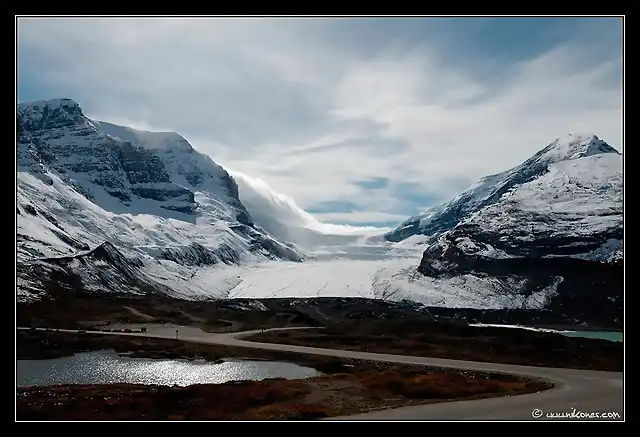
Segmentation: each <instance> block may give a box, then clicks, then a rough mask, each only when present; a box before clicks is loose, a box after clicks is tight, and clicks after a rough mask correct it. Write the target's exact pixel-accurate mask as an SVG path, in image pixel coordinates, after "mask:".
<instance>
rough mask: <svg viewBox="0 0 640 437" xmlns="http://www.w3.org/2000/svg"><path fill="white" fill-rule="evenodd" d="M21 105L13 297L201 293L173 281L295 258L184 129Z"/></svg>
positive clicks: (71, 107)
mask: <svg viewBox="0 0 640 437" xmlns="http://www.w3.org/2000/svg"><path fill="white" fill-rule="evenodd" d="M17 109H18V111H17V112H18V144H17V160H18V174H17V211H16V214H17V228H18V229H17V252H18V263H19V268H18V276H19V282H18V294H19V295H21V296H23V297H25V298H26V297H29V296H30V295H33V294H34V293H35V294H39V293H43V292H45V291H46V290H47V289H50V288H51V287H63V288H64V287H68V288H73V287H72V284H71V282H74V281H76V282H78V281H79V283H76V284H75V288H78V287H80V288H81V289H86V290H105V291H127V292H141V291H142V289H145V290H149V289H154V290H156V291H160V292H163V291H164V292H170V293H173V294H176V295H192V294H194V293H196V294H201V295H202V297H206V296H208V295H209V294H210V293H209V291H208V290H206V289H204V288H203V289H201V290H198V289H196V290H194V288H193V287H191V286H185V287H180V286H176V283H175V281H174V280H173V279H175V277H185V276H186V277H188V276H189V275H192V271H193V270H194V269H196V268H197V267H199V266H204V265H214V264H219V263H226V264H237V263H243V262H247V261H250V260H261V259H284V260H289V261H300V260H301V255H300V254H299V253H298V252H297V251H296V250H295V249H294V248H293V247H292V246H291V245H290V244H287V243H284V242H282V241H280V240H278V239H277V238H276V237H274V236H272V235H271V234H269V233H268V232H267V231H265V230H264V229H262V228H261V227H259V226H258V225H256V224H255V223H254V221H253V220H252V218H251V215H250V214H249V212H248V211H247V210H246V208H245V207H244V205H243V204H242V203H241V202H240V199H239V196H238V186H237V185H236V183H235V181H234V180H233V178H232V177H230V176H229V174H228V173H227V172H226V171H225V170H224V169H223V168H222V167H221V166H219V165H218V164H216V163H215V162H213V161H212V160H211V159H210V158H209V157H208V156H206V155H204V154H201V153H199V152H197V151H196V150H194V149H193V148H192V147H191V145H190V144H189V143H188V142H187V140H185V139H184V138H183V137H181V136H180V135H178V134H176V133H165V132H145V131H139V130H134V129H130V128H126V127H122V126H117V125H114V124H110V123H105V122H100V121H97V120H91V119H89V118H87V117H86V116H85V115H84V114H83V112H82V110H81V108H80V106H79V105H78V104H77V103H76V102H74V101H72V100H70V99H56V100H50V101H38V102H29V103H21V104H19V105H18V108H17ZM106 265H108V266H109V269H112V270H114V274H113V275H108V274H105V271H106V270H105V266H106ZM88 266H89V267H88ZM151 266H153V268H151ZM50 278H55V279H50ZM114 278H119V279H117V280H115V279H114ZM123 278H124V279H123ZM126 278H129V279H126ZM132 278H135V280H134V279H132ZM183 282H184V281H183ZM141 284H143V285H144V286H143V285H141ZM167 286H169V287H170V289H168V288H167Z"/></svg>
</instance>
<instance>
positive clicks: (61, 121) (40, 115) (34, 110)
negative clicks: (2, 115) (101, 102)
mask: <svg viewBox="0 0 640 437" xmlns="http://www.w3.org/2000/svg"><path fill="white" fill-rule="evenodd" d="M17 112H18V127H19V129H20V130H23V131H39V130H43V129H52V128H61V127H71V126H84V125H87V124H88V123H89V120H88V119H87V118H86V117H85V116H84V114H83V113H82V109H81V108H80V105H79V104H78V102H76V101H75V100H71V99H67V98H59V99H51V100H36V101H32V102H23V103H19V104H18V111H17Z"/></svg>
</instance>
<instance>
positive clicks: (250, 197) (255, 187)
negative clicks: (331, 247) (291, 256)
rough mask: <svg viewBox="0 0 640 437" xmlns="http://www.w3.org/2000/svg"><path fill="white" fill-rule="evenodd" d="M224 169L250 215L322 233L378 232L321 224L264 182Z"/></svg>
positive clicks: (371, 229) (361, 233) (372, 228)
mask: <svg viewBox="0 0 640 437" xmlns="http://www.w3.org/2000/svg"><path fill="white" fill-rule="evenodd" d="M226 170H227V171H228V172H229V174H230V175H231V176H232V177H233V178H234V179H235V181H236V183H237V184H238V192H239V194H240V201H241V202H242V203H243V204H244V205H245V206H246V207H247V209H248V210H249V213H250V214H252V215H261V216H264V217H271V218H273V219H275V220H276V221H278V222H280V223H281V224H283V225H287V226H299V227H303V228H307V229H310V230H313V231H317V232H320V233H323V234H336V235H369V234H372V233H373V234H377V233H381V230H380V228H376V227H371V226H348V225H335V224H330V223H322V222H320V221H319V220H318V219H317V218H316V217H314V216H313V215H311V214H309V213H308V212H306V211H304V210H303V209H302V208H300V207H299V206H298V205H297V204H296V202H295V200H294V199H292V198H291V197H288V196H287V195H285V194H282V193H278V192H277V191H275V190H273V189H272V188H271V187H270V186H269V185H268V184H267V183H266V182H265V181H263V180H261V179H258V178H254V177H251V176H249V175H246V174H244V173H241V172H238V171H236V170H232V169H229V168H226ZM346 221H347V222H348V221H350V220H346ZM373 221H377V220H373Z"/></svg>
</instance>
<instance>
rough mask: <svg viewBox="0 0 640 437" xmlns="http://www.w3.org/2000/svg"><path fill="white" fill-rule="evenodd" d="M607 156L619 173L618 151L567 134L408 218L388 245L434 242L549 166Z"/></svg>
mask: <svg viewBox="0 0 640 437" xmlns="http://www.w3.org/2000/svg"><path fill="white" fill-rule="evenodd" d="M607 153H613V154H614V155H618V158H617V159H619V161H620V166H619V170H620V172H621V171H622V170H621V169H622V164H621V163H622V160H621V158H620V156H619V153H618V151H617V150H615V149H614V148H613V147H611V146H610V145H608V144H607V143H605V142H604V141H602V140H600V139H599V138H598V137H596V136H594V135H572V134H569V135H567V136H566V137H562V138H558V139H556V140H555V141H553V142H552V143H551V144H549V145H548V146H546V147H545V148H543V149H542V150H540V151H539V152H538V153H536V154H535V155H533V156H532V157H531V158H529V159H527V160H526V161H524V162H523V163H522V164H520V165H518V166H516V167H513V168H511V169H509V170H507V171H504V172H502V173H498V174H494V175H491V176H486V177H484V178H482V179H480V180H479V181H478V182H477V183H476V184H474V185H472V186H471V187H469V188H468V189H467V190H465V191H464V192H463V193H461V194H460V195H458V196H456V197H455V198H453V199H452V200H450V201H448V202H445V203H443V204H441V205H438V206H435V207H433V208H430V209H428V210H426V211H424V212H423V213H421V214H418V215H417V216H414V217H410V218H409V219H407V220H406V221H404V222H403V223H401V224H400V225H399V226H398V227H397V228H396V229H394V230H393V231H391V232H389V233H387V234H386V235H385V238H386V239H387V240H388V241H402V240H405V239H406V238H409V237H411V236H413V235H424V236H428V237H431V240H432V241H434V240H435V237H437V236H438V235H440V234H441V233H442V232H444V231H447V230H449V229H452V228H453V227H454V226H456V225H457V224H458V223H460V222H461V221H462V220H463V219H465V218H467V217H468V216H470V215H471V214H473V213H475V212H476V211H479V210H480V209H482V208H484V207H486V206H488V205H492V204H494V203H497V202H499V201H500V200H501V199H502V196H503V195H504V194H506V193H508V192H509V191H511V190H512V189H514V188H515V187H517V186H519V185H522V184H525V183H527V182H530V181H533V180H535V179H537V178H539V177H540V176H542V175H544V174H545V173H547V172H548V171H549V166H550V165H552V164H554V163H557V162H562V161H567V160H575V159H578V158H581V157H587V156H592V155H597V154H607ZM605 176H606V175H605ZM614 176H615V175H614ZM614 194H615V193H614Z"/></svg>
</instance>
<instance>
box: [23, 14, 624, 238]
mask: <svg viewBox="0 0 640 437" xmlns="http://www.w3.org/2000/svg"><path fill="white" fill-rule="evenodd" d="M350 26H352V24H350V23H349V22H347V21H339V20H266V19H265V20H262V19H254V20H238V19H218V20H211V19H196V20H187V19H181V20H169V19H164V20H163V19H144V20H134V19H105V20H98V19H92V20H86V19H85V20H83V19H42V20H35V19H21V20H20V22H19V40H18V49H19V60H18V61H19V88H20V92H21V94H28V95H29V96H31V97H32V98H50V97H59V96H66V97H72V98H74V99H75V100H77V101H78V102H79V103H80V104H81V106H82V107H83V108H84V109H85V110H86V112H87V113H90V114H93V115H95V117H96V118H102V119H104V120H105V121H112V122H115V123H118V122H120V123H122V122H123V121H124V122H125V124H128V125H132V126H133V127H138V128H146V129H149V128H150V127H151V126H161V127H162V129H161V130H175V131H177V132H179V133H181V134H182V135H184V136H185V137H186V138H187V139H189V140H190V141H191V142H192V144H193V145H194V147H196V148H197V149H199V150H201V151H203V152H205V153H208V154H210V155H211V156H212V158H213V159H214V160H215V161H217V162H218V163H220V164H221V165H224V166H228V167H231V168H233V169H235V171H236V172H240V173H242V174H245V175H251V179H246V181H249V180H254V179H253V178H257V179H262V180H264V181H266V183H268V185H269V186H270V187H272V188H273V190H275V191H276V192H280V193H286V194H287V195H288V196H290V197H291V198H294V199H296V202H295V203H292V204H291V205H289V204H287V202H286V201H283V202H284V203H280V201H279V200H278V199H279V198H278V197H277V196H275V195H273V194H269V196H271V197H269V196H266V191H256V192H261V193H262V194H265V196H266V197H265V199H267V198H268V199H271V200H273V204H272V205H270V206H269V207H273V208H276V209H278V211H280V212H283V211H285V210H286V214H285V215H283V216H282V217H285V216H286V217H287V220H302V221H303V222H304V220H307V218H304V217H306V216H305V215H304V214H303V212H302V211H301V210H300V208H310V207H312V206H314V205H317V204H319V203H321V202H328V201H332V202H350V203H352V204H355V205H357V206H358V208H357V210H354V211H352V212H348V213H344V212H336V211H327V212H326V213H322V215H320V213H319V214H316V217H317V218H320V219H322V220H339V221H341V222H343V223H355V224H357V223H363V222H384V221H387V219H389V220H394V218H392V217H396V218H397V219H398V221H400V220H401V218H400V217H403V218H405V217H406V215H409V214H411V213H414V212H417V209H419V208H421V207H425V206H429V204H430V203H438V202H441V201H443V200H446V199H447V198H449V197H450V196H452V195H454V194H455V193H456V192H458V191H460V190H461V189H463V188H465V187H464V183H468V184H470V183H472V182H473V181H474V180H475V179H478V178H480V177H482V176H484V175H486V174H489V173H495V172H499V171H502V170H504V169H506V168H508V167H511V166H513V165H516V164H518V163H519V162H521V161H523V160H525V159H526V158H528V157H529V156H530V155H532V154H533V153H535V152H536V151H537V150H539V149H541V148H542V147H544V146H545V145H546V144H548V143H549V142H551V141H552V140H553V139H554V138H556V137H558V136H560V135H564V134H566V133H567V132H594V133H596V134H597V135H598V136H600V137H601V138H603V139H604V140H606V141H608V142H610V143H611V144H612V145H613V146H615V147H617V148H619V149H621V148H622V132H621V123H622V114H621V112H622V103H621V102H622V99H621V97H622V93H621V85H620V80H619V78H618V77H616V74H617V73H618V71H619V70H620V64H621V54H620V52H619V50H618V51H616V50H615V46H612V45H611V41H612V40H613V41H614V42H615V38H613V37H611V35H610V32H611V26H608V27H607V26H605V27H596V26H591V25H585V31H584V32H582V33H579V32H577V33H575V35H573V36H572V38H571V39H568V40H564V41H559V42H558V43H556V44H553V45H548V46H547V49H545V50H542V51H540V50H539V48H538V51H537V52H531V55H530V56H528V57H526V56H523V55H522V54H521V55H520V56H519V57H518V58H517V59H516V58H514V59H513V60H509V59H508V57H506V56H505V55H503V56H498V55H499V53H498V52H495V53H493V52H491V51H490V50H488V49H487V48H484V49H483V50H485V52H486V53H485V54H484V59H482V60H481V61H479V60H478V59H479V58H482V57H481V56H478V53H475V51H478V52H481V50H480V48H479V46H478V47H477V46H476V45H475V41H474V40H473V39H468V40H464V38H463V39H462V40H463V42H464V44H460V45H459V46H457V47H455V48H452V47H445V46H443V44H445V42H443V41H448V40H449V39H447V38H439V37H438V35H437V34H434V31H431V32H430V33H428V32H426V33H425V35H424V37H421V38H413V39H411V40H410V41H409V40H406V41H405V40H403V39H402V37H401V36H398V37H396V36H397V35H396V34H395V33H393V32H396V31H397V29H398V28H397V27H396V26H387V25H386V24H385V22H384V20H378V23H375V24H371V27H370V29H369V30H371V29H375V32H370V33H368V34H363V33H359V31H360V30H362V29H360V28H358V30H351V29H352V27H350ZM373 26H379V27H373ZM360 27H362V25H360ZM464 30H465V28H464V27H460V28H459V29H455V31H456V35H457V37H458V38H462V36H461V35H464ZM385 32H389V34H388V35H386V34H385ZM607 32H609V33H607ZM362 35H367V36H362ZM585 35H588V36H589V38H587V39H584V41H583V38H584V37H585ZM387 39H388V40H389V41H391V42H390V43H389V44H388V45H383V44H382V43H381V41H384V40H387ZM369 41H375V42H371V43H370V42H369ZM525 43H526V41H523V42H522V47H523V50H525ZM612 47H613V49H612ZM465 51H466V53H468V54H469V56H468V59H466V58H465ZM453 54H455V55H456V56H457V61H456V62H453V60H452V56H453ZM522 59H524V60H522ZM480 62H481V63H480ZM36 94H37V95H36ZM22 98H24V97H22ZM240 173H237V174H240ZM380 177H384V178H387V179H389V181H390V182H389V183H388V184H386V185H385V186H383V187H379V188H375V189H367V188H364V187H363V186H362V184H358V182H361V181H366V180H371V179H375V178H380ZM454 182H455V183H454ZM247 186H248V187H249V186H252V185H251V184H247ZM253 187H254V188H255V187H257V185H256V186H253ZM407 187H412V194H409V193H408V192H407V191H406V190H407ZM263 188H264V187H263ZM256 189H257V188H256ZM420 193H422V194H423V196H422V197H420V196H418V195H417V194H420ZM292 205H293V206H292ZM296 205H299V207H298V206H296ZM283 208H284V209H283ZM313 220H315V221H316V222H317V220H316V218H314V219H313ZM308 223H311V222H308ZM314 223H315V222H314ZM314 226H317V225H316V224H314ZM344 229H346V228H344Z"/></svg>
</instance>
